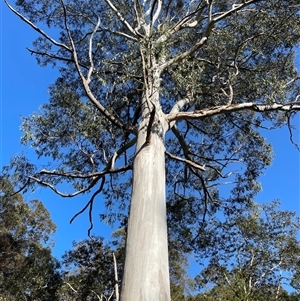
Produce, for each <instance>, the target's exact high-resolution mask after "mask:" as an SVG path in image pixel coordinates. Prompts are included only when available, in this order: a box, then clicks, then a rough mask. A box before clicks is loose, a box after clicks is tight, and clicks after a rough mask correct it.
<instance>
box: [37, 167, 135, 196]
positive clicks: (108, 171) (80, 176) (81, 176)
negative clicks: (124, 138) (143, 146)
mask: <svg viewBox="0 0 300 301" xmlns="http://www.w3.org/2000/svg"><path fill="white" fill-rule="evenodd" d="M110 164H111V162H108V165H110ZM129 169H131V165H130V164H128V165H125V166H122V167H119V168H114V169H109V168H105V169H103V170H102V171H99V172H93V173H91V174H78V173H64V172H59V171H56V170H45V169H43V170H41V171H40V172H39V174H40V175H43V174H44V175H52V176H58V177H65V178H73V179H89V178H97V177H98V178H101V177H102V176H103V175H106V174H114V173H118V172H123V171H127V170H129ZM33 180H35V179H33ZM72 196H73V195H72Z"/></svg>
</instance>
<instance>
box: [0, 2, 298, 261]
mask: <svg viewBox="0 0 300 301" xmlns="http://www.w3.org/2000/svg"><path fill="white" fill-rule="evenodd" d="M0 13H1V21H0V22H1V33H2V35H1V48H0V51H1V52H0V58H1V61H0V74H1V82H0V84H1V86H0V92H1V94H0V97H1V99H0V100H1V103H0V118H1V122H0V167H2V166H3V165H7V164H8V163H9V160H10V158H11V157H12V156H13V155H15V154H18V153H20V152H21V151H22V149H23V150H25V151H26V152H29V153H30V151H29V150H26V149H24V148H22V147H21V145H20V137H21V135H22V133H21V131H20V124H21V119H20V116H28V115H29V114H31V113H33V112H34V111H37V110H38V107H39V106H40V105H41V104H43V103H45V102H47V100H48V96H47V88H48V86H49V85H50V84H51V83H53V82H54V80H55V78H56V75H57V72H56V70H55V69H51V68H50V67H47V68H41V67H40V66H38V65H37V63H36V60H35V58H34V56H31V55H30V54H29V52H28V51H27V50H26V47H30V46H31V45H32V41H33V40H34V39H35V38H36V37H37V34H36V33H35V32H34V31H33V30H32V29H31V28H29V27H28V26H27V25H26V24H24V23H23V22H22V21H21V20H20V19H19V18H18V17H16V16H15V15H13V13H12V12H10V11H9V10H8V8H7V7H6V6H5V4H4V3H3V2H1V11H0ZM297 65H298V68H300V58H299V56H298V58H297ZM299 117H300V114H299V116H298V117H297V119H296V120H295V121H294V124H295V125H297V126H298V129H300V126H299V120H300V118H299ZM266 137H267V139H268V141H269V142H272V144H273V147H274V153H275V158H274V161H273V164H272V166H271V167H269V168H268V169H267V170H266V172H265V175H264V176H263V177H262V178H261V182H262V186H263V191H262V192H261V193H260V194H259V196H258V198H257V200H258V201H261V202H267V201H271V200H274V199H280V200H281V202H282V208H283V209H289V210H293V211H297V212H298V214H299V212H300V198H299V195H300V193H299V189H300V188H299V186H300V177H299V168H300V160H299V158H300V154H299V152H298V150H297V149H296V148H295V146H293V145H292V144H291V143H290V141H289V133H288V130H287V128H284V129H280V130H276V131H272V132H266ZM295 140H296V141H298V142H299V134H298V133H295ZM27 198H28V199H32V198H37V199H39V200H42V201H43V202H44V204H45V206H46V207H47V209H48V210H49V211H50V213H51V217H52V219H53V221H54V222H55V223H56V225H57V227H58V228H57V233H56V235H55V240H56V247H55V248H54V255H55V256H60V255H61V254H62V253H63V252H64V251H66V250H68V249H70V248H71V243H72V241H73V240H80V239H84V238H86V237H87V235H86V234H87V229H88V228H89V223H88V217H87V214H83V215H82V216H80V217H79V218H78V219H76V220H75V222H74V223H73V224H72V225H70V224H69V220H70V219H71V217H72V216H73V215H74V214H75V213H76V212H77V211H78V210H80V209H81V208H82V207H83V206H84V205H85V203H86V201H87V200H88V196H85V197H81V198H75V199H62V198H60V197H58V196H56V195H55V194H54V193H52V192H51V191H49V190H45V189H40V190H38V191H36V192H34V195H30V196H27ZM99 203H101V199H98V204H99ZM97 206H100V205H96V206H95V208H94V220H95V226H94V234H97V235H103V236H105V235H106V236H108V235H109V234H108V229H109V228H107V227H106V226H105V225H103V224H100V223H99V222H97V221H98V218H97V216H98V214H97Z"/></svg>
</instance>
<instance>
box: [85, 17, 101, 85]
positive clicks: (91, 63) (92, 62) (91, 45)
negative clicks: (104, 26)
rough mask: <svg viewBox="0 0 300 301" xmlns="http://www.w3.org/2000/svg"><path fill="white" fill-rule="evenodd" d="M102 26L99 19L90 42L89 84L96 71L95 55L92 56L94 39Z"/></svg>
mask: <svg viewBox="0 0 300 301" xmlns="http://www.w3.org/2000/svg"><path fill="white" fill-rule="evenodd" d="M99 26H100V18H99V17H98V22H97V25H96V26H95V28H94V30H93V32H92V34H91V36H90V41H89V60H90V68H89V72H88V75H87V82H88V84H89V83H90V82H91V75H92V73H93V71H94V60H93V55H92V49H93V38H94V34H95V33H96V32H97V30H98V28H99Z"/></svg>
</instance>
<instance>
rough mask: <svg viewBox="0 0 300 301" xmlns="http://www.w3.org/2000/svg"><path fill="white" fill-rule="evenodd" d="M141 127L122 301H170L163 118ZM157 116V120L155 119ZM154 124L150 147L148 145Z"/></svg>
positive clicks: (128, 229)
mask: <svg viewBox="0 0 300 301" xmlns="http://www.w3.org/2000/svg"><path fill="white" fill-rule="evenodd" d="M153 112H154V113H153V114H152V115H153V119H154V120H153V121H152V122H150V121H151V120H150V119H151V113H152V112H150V113H149V112H148V114H147V118H144V119H143V120H142V121H141V123H140V126H139V132H138V139H137V147H136V156H135V159H134V163H133V186H132V197H131V204H130V213H129V220H128V228H127V239H126V251H125V263H124V271H123V278H122V286H121V301H135V300H137V301H170V300H171V297H170V280H169V262H168V236H167V218H166V196H165V194H166V193H165V154H164V153H165V146H164V132H165V131H164V129H163V125H164V124H165V123H164V120H163V118H164V115H163V114H157V110H156V114H155V110H153ZM154 115H155V117H154ZM150 123H152V124H151V126H150V128H151V133H150V135H151V143H149V144H146V143H145V141H147V140H146V138H147V135H149V124H150Z"/></svg>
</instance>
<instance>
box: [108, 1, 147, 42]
mask: <svg viewBox="0 0 300 301" xmlns="http://www.w3.org/2000/svg"><path fill="white" fill-rule="evenodd" d="M104 1H105V2H106V3H107V4H108V5H109V7H110V8H111V9H112V11H113V12H114V13H115V14H116V15H117V16H118V18H119V20H120V21H121V22H122V23H123V24H124V25H125V27H127V29H128V30H129V31H130V32H131V33H132V34H133V35H134V36H139V37H142V36H141V34H140V33H139V32H137V31H136V30H134V29H133V28H132V27H131V25H130V24H129V23H128V22H127V20H126V19H125V18H124V16H123V15H122V14H121V13H120V11H119V10H118V9H117V8H116V7H115V6H114V5H113V3H112V2H111V1H110V0H104Z"/></svg>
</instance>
